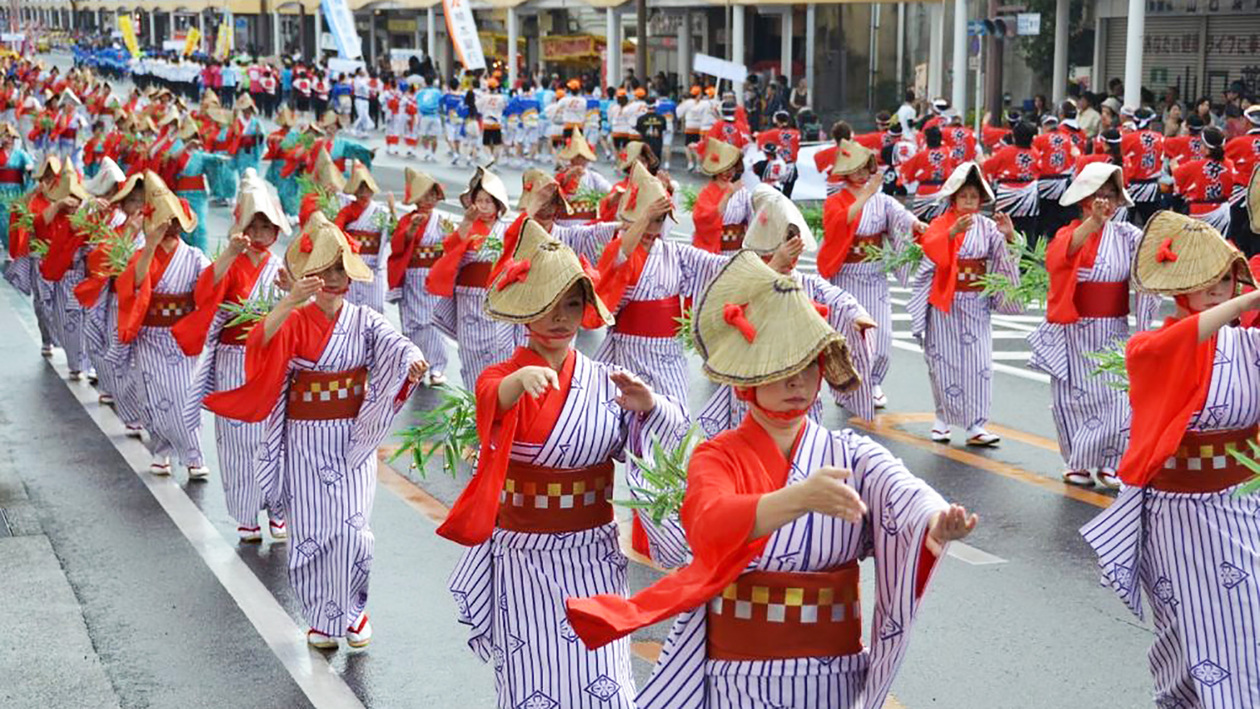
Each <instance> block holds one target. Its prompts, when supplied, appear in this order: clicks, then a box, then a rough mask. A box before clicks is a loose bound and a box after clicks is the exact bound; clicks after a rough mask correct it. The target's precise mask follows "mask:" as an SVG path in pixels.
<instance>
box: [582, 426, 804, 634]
mask: <svg viewBox="0 0 1260 709" xmlns="http://www.w3.org/2000/svg"><path fill="white" fill-rule="evenodd" d="M804 430H805V426H802V427H801V431H802V432H804ZM799 442H800V434H798V436H797V443H796V444H793V448H795V446H796V445H797V444H799ZM789 469H790V458H784V456H783V454H782V453H780V452H779V448H778V446H777V444H775V442H774V441H773V440H772V439H771V438H770V436H769V434H767V433H766V432H765V430H764V429H763V428H762V427H761V425H760V424H758V423H757V422H756V421H755V420H753V418H752V417H751V416H748V417H745V418H744V421H743V423H741V424H740V425H739V427H738V428H735V429H733V430H730V431H727V432H725V433H722V434H720V435H718V436H717V437H716V438H714V439H713V440H710V441H706V442H704V443H701V444H700V445H699V446H698V447H697V448H696V450H695V453H694V454H692V457H691V464H690V465H689V466H688V468H687V494H686V497H685V498H684V500H683V507H682V524H683V528H684V529H686V530H687V532H688V534H687V540H688V541H689V542H690V543H691V547H692V551H693V552H694V554H695V556H694V558H693V560H692V562H691V564H690V565H689V566H686V567H684V568H683V569H681V570H679V571H677V572H675V573H673V574H670V575H669V576H666V577H665V578H663V579H661V580H659V581H657V582H656V583H654V584H652V585H651V586H649V587H647V588H646V589H644V590H642V591H640V592H639V593H636V594H635V595H634V596H632V597H630V598H626V597H624V596H615V595H611V594H603V595H599V596H595V597H592V598H569V599H567V600H566V601H565V606H566V608H567V609H568V616H569V622H570V623H571V624H572V625H573V629H574V631H576V632H577V634H578V635H579V636H580V637H581V638H582V641H583V642H584V643H585V644H586V647H587V648H589V649H595V648H598V647H601V646H603V645H606V644H608V643H610V642H612V641H614V640H616V639H618V638H621V637H624V636H626V635H628V634H630V633H632V632H634V631H635V630H637V629H639V628H643V627H646V626H648V625H652V624H653V623H657V622H660V621H662V620H665V619H666V618H670V617H672V616H675V615H677V614H679V613H681V612H683V611H686V610H690V609H692V608H696V607H699V606H701V605H703V604H704V603H707V602H708V601H709V600H710V599H711V598H713V597H714V596H716V595H717V594H719V593H721V591H722V589H723V588H725V587H726V586H727V585H728V584H730V583H731V582H732V581H734V580H735V579H736V578H738V577H739V575H740V574H741V573H743V572H744V569H746V568H747V567H748V564H749V563H750V562H751V561H753V560H754V559H756V558H757V556H758V555H760V554H761V552H762V551H763V550H764V549H765V546H766V543H767V542H768V541H769V540H770V535H766V536H763V537H760V538H758V539H753V540H751V541H750V540H749V537H750V536H751V535H752V530H753V528H754V527H755V525H756V522H757V504H758V502H760V500H761V496H762V495H764V494H766V493H769V492H773V491H775V490H778V489H779V488H781V487H783V485H784V483H785V482H786V481H787V478H788V472H789Z"/></svg>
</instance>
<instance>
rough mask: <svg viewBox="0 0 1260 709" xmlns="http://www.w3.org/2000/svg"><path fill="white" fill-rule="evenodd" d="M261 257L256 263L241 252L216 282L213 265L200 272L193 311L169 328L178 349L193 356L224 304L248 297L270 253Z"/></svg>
mask: <svg viewBox="0 0 1260 709" xmlns="http://www.w3.org/2000/svg"><path fill="white" fill-rule="evenodd" d="M262 254H263V258H262V259H260V260H259V261H258V263H257V264H255V263H254V262H253V261H252V260H251V259H250V258H249V255H248V254H241V255H240V256H237V257H236V258H235V259H233V260H232V263H231V265H230V266H228V271H227V273H225V274H223V278H222V279H220V280H219V282H218V283H215V282H214V266H213V265H212V266H211V267H210V268H207V269H205V270H204V271H202V272H201V276H200V277H199V278H198V279H197V286H196V287H195V288H194V289H193V300H194V302H195V303H196V310H194V311H193V312H191V313H189V314H187V315H185V316H184V317H183V318H180V321H179V322H177V323H175V325H174V326H172V327H171V335H172V336H173V337H174V338H175V342H176V343H178V344H179V348H180V349H181V350H183V351H184V354H186V355H188V356H189V357H196V356H197V355H199V354H201V351H202V350H203V349H205V346H206V336H207V335H208V334H209V333H210V325H211V324H212V323H213V322H214V316H215V315H216V314H218V312H219V306H221V305H223V304H224V303H228V302H232V303H239V302H242V301H245V300H247V299H248V298H249V294H250V293H252V292H253V291H254V285H255V284H256V283H258V278H259V276H261V275H262V271H263V267H264V266H266V265H267V261H268V260H270V258H271V254H270V253H268V252H266V251H264V252H262Z"/></svg>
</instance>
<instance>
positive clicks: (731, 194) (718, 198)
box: [619, 138, 752, 254]
mask: <svg viewBox="0 0 1260 709" xmlns="http://www.w3.org/2000/svg"><path fill="white" fill-rule="evenodd" d="M619 149H620V148H619ZM703 155H704V160H703V162H702V163H701V164H700V169H701V171H703V172H704V174H706V175H708V176H709V177H710V180H709V184H707V185H705V187H704V189H702V190H700V194H699V195H697V196H696V206H695V208H694V209H693V210H692V214H691V220H692V222H693V224H694V225H695V233H694V234H693V235H692V239H691V243H692V245H693V246H695V247H696V248H697V249H701V250H703V251H708V252H709V253H713V254H720V253H725V252H735V251H739V249H740V247H741V246H742V245H743V243H744V232H745V231H747V229H748V220H749V219H751V218H752V191H751V190H749V189H748V188H747V187H745V186H744V184H743V182H742V180H741V179H740V176H741V175H743V174H744V154H743V153H742V152H740V150H739V148H737V147H735V146H734V145H731V144H730V143H723V142H722V141H720V140H717V139H716V138H709V139H707V141H706V142H705V144H704V152H703ZM631 169H632V170H633V169H634V168H631Z"/></svg>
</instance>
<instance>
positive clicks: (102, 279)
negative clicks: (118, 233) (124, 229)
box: [74, 227, 121, 308]
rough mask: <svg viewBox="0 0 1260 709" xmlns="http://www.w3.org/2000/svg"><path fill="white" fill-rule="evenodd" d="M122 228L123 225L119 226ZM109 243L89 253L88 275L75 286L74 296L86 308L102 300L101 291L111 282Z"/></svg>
mask: <svg viewBox="0 0 1260 709" xmlns="http://www.w3.org/2000/svg"><path fill="white" fill-rule="evenodd" d="M119 228H121V227H119ZM108 269H109V244H99V245H97V246H96V247H95V248H93V249H92V250H91V251H89V252H88V255H87V267H86V270H87V276H86V277H85V278H84V279H83V280H82V281H79V285H77V286H75V287H74V297H75V299H76V300H78V301H79V304H80V305H82V306H83V307H85V308H91V307H92V306H94V305H96V301H97V300H100V297H101V293H103V292H104V291H105V286H106V285H108V284H109V276H108V275H106V274H107V272H108Z"/></svg>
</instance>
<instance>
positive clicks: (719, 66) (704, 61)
mask: <svg viewBox="0 0 1260 709" xmlns="http://www.w3.org/2000/svg"><path fill="white" fill-rule="evenodd" d="M691 68H692V70H693V71H695V72H696V73H697V74H709V75H711V76H716V77H717V78H719V79H726V80H727V81H730V82H731V83H732V84H742V83H744V82H745V81H747V80H748V67H746V66H744V65H743V64H737V63H735V62H728V61H726V60H725V59H719V58H718V57H713V56H709V55H708V54H696V55H695V57H694V59H693V61H692V66H691Z"/></svg>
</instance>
